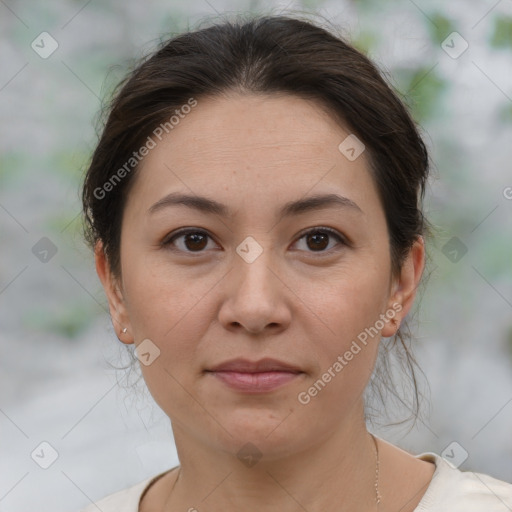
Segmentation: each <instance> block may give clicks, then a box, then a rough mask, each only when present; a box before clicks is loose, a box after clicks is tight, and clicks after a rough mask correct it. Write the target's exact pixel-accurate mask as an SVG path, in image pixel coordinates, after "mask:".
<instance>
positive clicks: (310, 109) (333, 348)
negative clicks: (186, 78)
mask: <svg viewBox="0 0 512 512" xmlns="http://www.w3.org/2000/svg"><path fill="white" fill-rule="evenodd" d="M349 133H350V132H349V131H347V130H345V129H343V128H342V127H340V126H339V124H338V123H336V122H335V121H334V120H333V119H332V118H331V117H330V116H329V115H328V114H327V113H326V112H325V111H324V110H323V109H322V108H320V106H319V105H318V104H316V103H315V102H310V101H306V100H304V99H300V98H296V97H293V96H290V95H272V96H269V95H255V94H251V95H239V94H235V93H233V94H231V95H229V96H226V97H219V98H208V99H206V98H205V99H199V101H198V106H197V107H195V109H194V110H193V111H192V112H191V113H190V114H188V115H187V116H186V117H185V118H184V119H182V120H181V121H180V123H179V125H177V126H176V127H175V128H174V130H173V131H172V132H170V133H169V134H168V135H166V136H165V137H164V139H163V140H162V142H160V143H159V144H158V145H157V146H156V147H155V148H154V149H152V150H151V151H150V153H149V154H148V155H147V156H146V157H145V159H144V161H143V163H142V167H141V168H140V169H139V173H138V174H137V176H136V181H135V183H134V186H133V188H132V189H131V191H130V194H129V196H128V199H127V203H126V207H125V212H124V218H123V225H122V232H121V276H120V278H119V279H118V278H115V277H113V276H112V275H111V273H110V271H109V267H108V261H107V260H106V259H105V256H104V254H103V251H102V245H101V242H99V243H98V244H97V247H96V253H95V256H96V267H97V271H98V275H99V277H100V279H101V281H102V283H103V286H104V288H105V292H106V294H107V297H108V300H109V305H110V311H111V315H112V319H113V323H114V325H115V326H116V330H117V331H118V336H119V339H120V340H121V341H122V342H123V343H127V344H130V343H135V344H136V345H139V344H140V343H141V342H142V341H143V340H145V339H149V340H151V342H152V343H154V345H156V346H157V347H158V349H159V350H160V355H159V356H158V357H157V358H156V359H155V360H154V361H153V362H152V363H151V364H150V365H148V366H146V365H141V368H142V372H143V376H144V379H145V381H146V383H147V386H148V388H149V390H150V392H151V394H152V396H153V397H154V399H155V400H156V402H157V403H158V404H159V406H160V407H161V408H162V409H163V411H164V412H165V413H166V414H167V415H168V416H169V418H170V419H171V422H172V427H173V432H174V437H175V441H176V446H177V450H178V456H179V459H180V471H179V478H178V481H177V484H176V487H175V488H174V491H173V492H172V493H170V490H171V487H172V485H173V484H174V483H175V479H176V475H177V474H178V473H177V472H176V471H173V472H171V473H169V474H167V475H166V476H165V477H163V478H162V479H160V480H159V481H157V483H156V484H155V485H154V486H153V487H152V488H150V490H149V492H148V493H147V494H146V497H145V498H144V500H143V503H142V504H141V506H140V510H145V511H149V510H167V511H170V510H178V509H181V510H188V509H189V508H190V507H196V508H197V509H198V510H201V509H203V510H206V509H207V510H209V511H217V510H218V511H220V510H235V509H237V510H266V511H274V510H275V511H277V510H279V511H295V510H302V507H305V508H306V509H307V510H308V511H310V512H316V511H320V510H322V511H325V510H340V509H344V510H376V504H375V493H374V481H375V463H376V460H375V450H374V445H373V440H372V439H371V437H370V435H369V433H368V432H367V430H366V426H365V422H364V417H363V412H364V411H363V405H364V404H363V392H364V390H365V388H366V385H367V383H368V381H369V379H370V376H371V373H372V370H373V367H374V364H375V360H376V357H377V352H378V344H379V342H380V335H377V336H374V337H373V338H369V340H368V343H367V345H365V346H364V345H362V344H360V345H361V348H362V349H361V350H360V351H359V352H358V353H357V355H354V357H353V359H352V360H351V361H349V362H348V364H346V366H344V367H343V369H342V371H340V372H339V373H337V374H336V376H335V377H333V378H332V379H331V381H330V382H329V383H327V385H325V387H323V389H322V390H321V391H320V392H318V394H317V395H316V396H314V397H312V398H311V400H310V401H309V403H307V404H302V403H300V402H299V401H298V399H297V396H298V394H299V393H300V392H302V391H307V390H308V388H310V387H311V386H312V385H313V384H314V383H315V381H317V380H318V379H319V378H321V376H322V374H324V372H326V371H327V369H328V368H329V367H332V366H333V364H334V363H335V361H336V360H337V358H338V356H340V355H343V354H344V353H345V352H346V351H347V350H348V349H349V348H350V346H351V344H352V342H353V341H354V340H355V339H357V336H358V334H360V333H361V332H362V331H364V330H365V328H369V327H371V326H374V325H375V323H376V320H378V319H379V315H381V314H385V313H386V311H389V310H396V309H397V305H399V307H400V308H401V310H400V311H399V312H396V316H395V318H396V319H397V323H395V324H393V323H392V322H391V321H387V322H386V323H385V325H384V327H383V329H382V331H381V333H380V334H381V335H382V336H384V337H389V336H392V335H393V334H394V333H395V331H396V329H397V328H398V326H399V323H400V321H401V320H402V319H403V318H404V316H405V315H406V314H407V312H408V311H409V309H410V307H411V305H412V303H413V300H414V296H415V291H416V287H417V285H418V283H419V280H420V277H421V273H422V271H423V266H424V246H423V241H422V240H421V239H419V240H418V241H417V242H416V243H415V244H414V246H413V247H412V249H411V251H410V254H409V256H408V258H407V260H406V261H405V262H404V265H403V267H402V270H401V273H400V275H399V276H392V275H391V261H390V251H389V241H388V232H387V227H386V221H385V216H384V211H383V209H382V205H381V203H380V201H379V198H378V195H377V190H376V188H375V185H374V183H373V180H372V177H371V175H370V173H369V171H368V166H367V161H366V159H365V153H364V152H363V154H362V155H361V156H360V157H358V158H357V159H356V160H354V161H349V160H348V159H347V158H346V157H345V156H344V155H343V154H342V153H341V152H340V151H339V150H338V145H339V144H340V142H341V141H343V140H344V139H345V137H347V135H349ZM171 192H181V193H186V194H193V195H199V196H207V197H209V198H211V199H214V200H216V201H218V202H220V203H223V204H225V205H226V206H227V207H229V208H230V209H231V210H232V213H233V215H230V216H226V217H222V216H220V215H217V214H212V213H205V212H200V211H196V210H194V209H191V208H189V207H186V206H183V205H181V206H168V207H163V208H161V209H158V210H157V211H155V212H154V213H148V210H149V209H150V207H151V206H152V205H153V204H155V203H156V202H157V201H159V200H161V199H162V198H163V197H165V196H166V195H167V194H169V193H171ZM324 193H335V194H338V195H341V196H344V197H346V198H348V199H350V200H351V201H352V202H354V203H356V204H357V205H358V207H359V209H356V208H351V207H347V206H343V207H333V206H330V207H327V208H323V209H319V210H314V211H308V212H304V213H300V214H295V215H292V216H290V217H286V218H283V219H281V220H278V219H277V217H276V212H277V211H278V210H279V209H280V207H281V206H282V205H284V204H285V203H287V202H289V201H296V200H298V199H303V198H304V197H309V196H311V195H314V194H324ZM186 227H190V228H195V229H196V230H201V231H206V232H207V234H209V235H210V237H209V238H207V239H206V240H204V242H201V243H199V244H198V243H197V242H196V243H195V244H194V240H190V239H189V241H188V245H187V243H186V242H187V238H186V237H183V236H182V237H180V238H177V239H176V240H175V241H174V244H171V245H168V246H163V245H162V242H163V241H165V240H166V239H167V240H169V238H170V237H169V235H170V234H172V233H175V232H177V231H178V229H180V228H186ZM322 227H329V228H331V229H334V230H335V231H337V232H338V233H339V234H340V236H341V237H342V238H344V239H345V240H346V243H340V242H339V241H338V240H337V239H336V237H333V236H332V235H329V237H328V238H326V239H324V240H322V239H321V240H320V242H318V241H317V240H316V239H314V240H310V241H309V242H308V238H307V237H305V236H304V231H305V230H310V229H311V228H316V231H314V232H313V233H311V234H312V235H315V234H316V235H317V237H318V235H319V234H320V235H321V229H320V228H322ZM318 231H320V233H318ZM248 236H251V237H253V238H254V239H255V240H256V241H257V243H258V244H259V246H260V247H261V248H262V251H263V252H262V253H261V254H260V255H259V257H258V258H256V259H255V260H254V261H253V262H252V263H248V262H246V261H245V260H244V259H243V258H242V257H240V256H239V254H237V252H236V248H237V247H238V246H239V245H240V244H241V242H242V241H243V240H244V239H245V238H246V237H248ZM201 244H202V245H201ZM173 247H174V250H173V249H172V248H173ZM197 247H200V249H199V250H195V251H194V248H197ZM318 247H321V249H320V250H318V249H317V250H315V249H316V248H318ZM393 305H395V307H393ZM123 327H126V329H127V332H126V333H122V332H121V329H122V328H123ZM235 357H245V358H247V359H250V360H253V361H254V360H259V359H261V358H263V357H273V358H276V359H280V360H283V361H287V362H289V363H291V364H294V365H296V366H298V367H299V368H300V369H301V370H302V372H303V373H302V374H301V375H299V377H297V378H295V379H294V380H292V381H291V382H288V383H287V384H285V385H284V386H282V387H280V388H278V389H276V390H273V391H271V392H267V393H262V394H259V395H256V394H252V395H251V394H247V393H241V392H239V391H234V390H232V389H230V388H228V387H227V386H226V385H225V384H224V383H223V382H221V381H219V380H218V379H217V378H216V377H214V376H213V375H212V374H207V373H205V372H204V370H205V369H207V368H211V367H212V366H213V365H215V364H218V363H220V362H223V361H226V360H228V359H232V358H235ZM248 442H250V443H252V444H253V445H255V446H256V447H257V448H258V450H259V451H260V452H261V453H262V458H261V459H260V460H259V461H258V462H257V464H255V465H254V466H252V467H247V466H246V465H244V464H242V463H241V461H240V460H239V459H238V457H237V452H238V451H239V450H240V449H241V448H242V446H244V445H245V444H246V443H248ZM379 448H380V451H381V453H380V456H381V457H380V458H381V466H380V467H381V473H380V485H379V487H380V491H381V494H382V496H383V500H382V503H381V505H380V510H381V511H385V510H388V509H389V510H397V506H398V507H404V508H403V509H402V510H401V512H406V511H407V510H413V508H414V505H415V504H416V503H417V502H418V501H419V499H420V498H421V496H422V494H423V493H422V492H421V493H420V494H418V493H419V491H420V490H421V489H422V488H423V487H424V486H425V485H426V484H428V482H429V481H430V478H431V475H432V472H433V465H432V464H431V463H428V462H425V461H420V460H418V459H415V458H414V457H412V456H411V455H410V454H408V453H406V452H404V451H402V450H400V449H399V448H397V447H393V446H392V445H390V444H388V443H380V446H379ZM401 478H402V479H401ZM214 489H215V491H214V492H212V491H213V490H214ZM423 491H424V489H423ZM201 500H204V501H201ZM411 500H412V501H411ZM406 503H408V504H407V505H406V506H404V505H405V504H406ZM299 504H300V505H299ZM411 507H412V508H411Z"/></svg>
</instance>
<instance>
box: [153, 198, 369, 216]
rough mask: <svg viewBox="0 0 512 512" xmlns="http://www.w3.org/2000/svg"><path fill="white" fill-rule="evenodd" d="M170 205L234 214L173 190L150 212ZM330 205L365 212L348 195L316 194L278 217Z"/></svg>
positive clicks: (288, 205) (287, 207)
mask: <svg viewBox="0 0 512 512" xmlns="http://www.w3.org/2000/svg"><path fill="white" fill-rule="evenodd" d="M170 206H186V207H188V208H192V209H195V210H198V211H200V212H202V213H210V214H214V215H220V216H222V217H228V216H233V212H232V210H231V209H230V208H228V207H227V206H226V205H224V204H222V203H219V202H217V201H215V200H213V199H210V198H207V197H204V196H196V195H188V194H181V193H179V192H172V193H170V194H168V195H166V196H165V197H163V198H162V199H160V200H159V201H157V202H156V203H155V204H154V205H153V206H151V207H150V208H149V210H148V213H149V214H153V213H155V212H157V211H160V210H162V209H163V208H167V207H170ZM330 207H337V208H348V209H351V210H353V211H355V212H358V213H361V214H364V212H363V211H362V210H361V208H360V207H359V206H358V205H357V204H356V203H354V201H352V200H351V199H349V198H348V197H343V196H340V195H338V194H316V195H313V196H308V197H305V198H303V199H299V200H297V201H290V202H288V203H285V204H284V205H283V206H282V207H281V209H280V210H279V211H278V213H277V217H278V219H283V218H284V217H291V216H293V215H299V214H302V213H306V212H310V211H315V210H323V209H326V208H330Z"/></svg>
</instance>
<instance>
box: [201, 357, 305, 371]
mask: <svg viewBox="0 0 512 512" xmlns="http://www.w3.org/2000/svg"><path fill="white" fill-rule="evenodd" d="M207 371H210V372H222V371H224V372H226V371H232V372H243V373H261V372H272V371H275V372H292V373H301V372H302V370H301V369H300V368H299V367H297V366H295V365H293V364H290V363H285V362H284V361H279V360H278V359H272V358H270V357H266V358H264V359H260V360H259V361H249V360H248V359H243V358H237V359H230V360H229V361H224V362H223V363H220V364H218V365H216V366H213V367H212V368H209V369H208V370H207Z"/></svg>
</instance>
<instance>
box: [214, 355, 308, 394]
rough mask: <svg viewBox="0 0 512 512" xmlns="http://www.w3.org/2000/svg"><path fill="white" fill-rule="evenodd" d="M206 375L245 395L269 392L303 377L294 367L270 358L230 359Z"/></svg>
mask: <svg viewBox="0 0 512 512" xmlns="http://www.w3.org/2000/svg"><path fill="white" fill-rule="evenodd" d="M206 373H207V374H209V375H212V376H213V377H215V378H216V379H217V380H218V381H219V382H221V383H222V384H224V385H226V386H228V387H229V388H231V389H233V390H236V391H241V392H247V393H262V392H269V391H272V390H274V389H277V388H280V387H281V386H283V385H285V384H287V383H289V382H291V381H293V380H296V379H297V378H298V377H299V376H301V375H304V372H303V371H302V370H300V368H298V367H297V366H296V365H293V364H290V363H286V362H284V361H279V360H277V359H270V358H266V359H261V360H259V361H254V362H253V361H249V360H247V359H240V358H239V359H232V360H230V361H226V362H224V363H221V364H219V365H217V366H215V367H213V368H211V369H208V370H206Z"/></svg>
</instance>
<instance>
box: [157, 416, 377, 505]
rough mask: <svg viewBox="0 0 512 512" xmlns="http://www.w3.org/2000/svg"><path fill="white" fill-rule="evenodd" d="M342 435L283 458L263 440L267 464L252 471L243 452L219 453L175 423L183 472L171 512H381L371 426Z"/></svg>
mask: <svg viewBox="0 0 512 512" xmlns="http://www.w3.org/2000/svg"><path fill="white" fill-rule="evenodd" d="M337 427H338V428H336V430H335V431H332V432H326V433H325V435H324V437H323V438H322V439H315V440H313V441H312V442H311V443H310V444H309V445H307V447H306V448H302V449H301V450H300V451H299V450H298V449H295V447H290V448H289V453H287V454H283V453H280V454H279V455H278V456H273V455H272V452H271V451H269V444H268V443H267V445H264V438H262V439H263V440H262V441H261V442H260V443H259V444H256V446H261V450H260V451H261V452H262V453H263V456H262V457H261V459H259V460H258V461H257V462H256V463H254V464H253V465H249V463H243V462H241V460H240V459H239V458H238V457H236V455H235V456H233V454H232V453H233V452H234V453H235V454H236V452H237V451H238V450H237V449H234V450H233V452H232V453H228V452H227V451H222V450H218V449H215V447H213V446H212V443H211V442H210V443H205V442H204V441H205V440H200V439H197V438H194V437H192V436H191V435H190V433H189V432H190V431H189V430H186V429H184V428H181V427H180V425H178V424H176V425H175V424H174V423H173V432H174V438H175V441H176V446H177V448H178V455H179V459H180V470H179V477H178V479H177V480H176V484H175V486H174V488H173V489H172V492H171V489H169V494H168V498H167V502H166V504H165V507H164V510H166V511H171V510H178V509H179V508H180V507H182V508H183V510H189V509H193V508H196V509H197V510H201V509H208V510H209V511H211V512H217V511H219V512H220V511H221V510H222V511H225V510H258V509H261V510H266V511H269V512H274V511H276V512H277V511H280V512H296V511H297V510H307V511H308V512H320V511H322V512H325V511H329V510H333V511H334V510H366V511H373V510H378V507H377V502H376V489H375V481H376V453H375V443H374V440H373V438H372V436H371V435H370V434H369V433H368V431H367V430H366V426H365V425H364V422H363V420H361V421H360V422H348V421H347V422H345V423H344V424H343V425H342V426H341V428H339V427H340V426H339V425H338V426H337ZM268 439H269V436H267V440H268ZM201 441H203V443H201ZM290 443H291V441H290ZM244 444H245V443H243V442H242V443H240V446H243V445H244ZM299 444H301V446H304V445H305V443H304V439H302V440H301V443H299ZM237 446H238V445H237ZM274 453H275V452H274Z"/></svg>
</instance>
